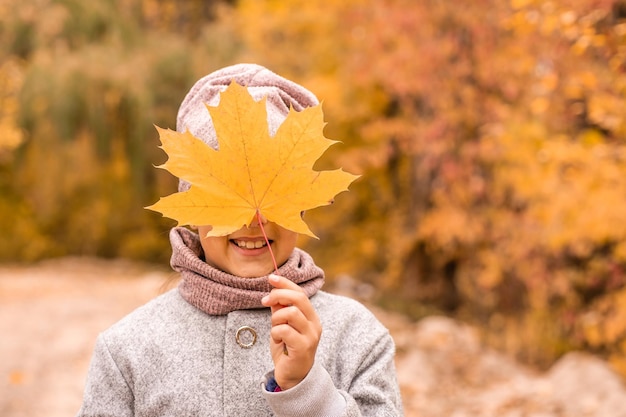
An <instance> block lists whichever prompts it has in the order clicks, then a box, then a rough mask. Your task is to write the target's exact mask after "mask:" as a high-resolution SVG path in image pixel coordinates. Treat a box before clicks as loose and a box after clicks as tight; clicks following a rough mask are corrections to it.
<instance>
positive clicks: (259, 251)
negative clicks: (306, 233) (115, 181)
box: [198, 222, 298, 278]
mask: <svg viewBox="0 0 626 417" xmlns="http://www.w3.org/2000/svg"><path fill="white" fill-rule="evenodd" d="M263 228H264V230H265V233H266V234H267V238H268V240H269V241H270V245H271V247H272V253H273V254H274V257H275V258H276V263H277V264H278V266H281V265H282V264H283V263H285V262H286V261H287V259H288V258H289V255H291V252H293V249H294V248H295V247H296V241H297V238H298V234H297V233H296V232H292V231H291V230H287V229H285V228H284V227H281V226H279V225H277V224H276V223H264V224H263ZM210 230H211V228H210V226H199V227H198V233H199V235H200V242H201V243H202V249H204V256H205V259H206V262H207V263H208V264H209V265H211V266H214V267H215V268H218V269H220V270H222V271H224V272H228V273H230V274H232V275H237V276H240V277H244V278H254V277H261V276H264V275H268V274H270V273H271V272H273V271H274V262H273V261H272V256H271V255H270V251H269V248H268V247H267V244H266V243H265V238H264V237H263V232H262V231H261V228H260V227H259V225H258V223H256V222H253V223H252V224H251V225H250V227H242V228H241V229H239V230H237V231H236V232H234V233H232V234H230V235H228V236H219V237H206V234H207V232H209V231H210Z"/></svg>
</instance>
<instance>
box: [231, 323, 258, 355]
mask: <svg viewBox="0 0 626 417" xmlns="http://www.w3.org/2000/svg"><path fill="white" fill-rule="evenodd" d="M235 340H236V341H237V344H238V345H239V346H241V347H242V348H244V349H250V348H251V347H252V346H254V344H255V343H256V330H254V329H253V328H252V327H250V326H241V327H240V328H238V329H237V333H236V334H235Z"/></svg>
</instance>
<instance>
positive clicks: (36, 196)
mask: <svg viewBox="0 0 626 417" xmlns="http://www.w3.org/2000/svg"><path fill="white" fill-rule="evenodd" d="M225 4H227V2H223V1H218V0H216V1H212V2H211V1H185V2H181V1H149V0H120V1H114V0H101V1H93V2H83V1H80V0H56V1H55V0H37V1H34V0H33V1H21V0H15V1H13V0H5V1H3V2H2V5H1V6H0V7H1V10H0V34H1V39H2V41H1V43H0V48H1V49H0V60H1V61H0V62H1V63H3V64H2V65H1V66H0V83H3V84H6V85H8V88H7V89H6V90H3V96H2V97H0V100H3V103H5V102H6V103H9V104H7V105H3V106H2V114H0V123H2V124H0V126H2V129H3V139H2V146H1V147H0V152H2V149H14V148H15V147H16V142H18V141H19V142H21V143H22V146H20V147H19V148H18V149H17V150H16V151H13V152H11V154H10V156H9V155H8V151H4V152H3V154H2V155H3V157H2V160H0V163H1V164H2V165H1V169H2V173H3V176H2V180H1V181H2V182H1V183H0V187H1V188H2V190H3V193H2V195H1V196H0V229H1V230H2V231H3V233H2V238H1V239H0V258H1V259H3V260H34V259H39V258H42V257H50V256H60V255H67V254H89V255H98V256H128V257H131V258H143V259H149V260H153V261H164V260H167V259H168V257H169V255H168V243H167V239H166V238H164V236H166V235H167V234H166V231H167V228H168V227H169V226H171V223H167V222H166V221H165V220H162V219H160V218H157V217H158V216H156V215H150V214H149V213H146V211H145V210H143V208H142V207H143V206H146V205H147V204H149V203H150V202H152V201H153V200H155V199H157V196H158V195H160V194H163V189H164V188H167V189H168V190H171V189H173V188H174V187H175V181H174V179H172V178H169V177H168V176H166V175H163V174H162V173H159V172H158V170H155V169H154V168H153V167H152V165H153V164H156V163H158V162H160V161H162V160H163V156H162V154H161V152H160V151H159V150H158V148H157V145H158V139H157V135H156V131H155V129H154V127H153V124H158V125H162V126H167V127H173V126H175V117H176V110H177V106H178V104H179V103H180V101H181V100H182V98H183V95H184V94H185V92H186V91H187V90H188V89H189V87H190V86H191V84H192V83H193V82H194V81H195V80H196V79H197V78H198V77H199V76H200V75H201V74H204V72H205V71H207V69H211V68H218V67H221V66H222V65H224V63H225V62H227V61H228V60H229V59H231V54H233V53H234V52H236V51H237V45H236V40H235V38H234V37H232V36H229V35H228V31H229V29H228V27H227V26H226V25H225V24H224V23H222V22H221V21H218V20H219V19H217V16H218V14H219V13H220V10H221V7H223V6H224V5H225ZM225 23H227V21H226V22H225ZM16 103H19V106H17V105H16ZM8 113H10V115H11V116H12V118H11V121H10V123H12V125H10V126H9V125H7V123H9V122H6V121H4V120H5V119H6V117H4V118H3V117H2V116H6V115H7V114H8ZM14 126H15V127H14ZM17 126H19V128H20V129H19V130H18V129H17V128H16V127H17ZM16 131H17V132H19V133H20V134H19V135H16V134H15V132H16ZM7 133H10V134H9V135H7ZM18 136H19V139H17V137H18Z"/></svg>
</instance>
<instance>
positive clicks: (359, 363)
mask: <svg viewBox="0 0 626 417" xmlns="http://www.w3.org/2000/svg"><path fill="white" fill-rule="evenodd" d="M354 319H355V320H354V321H351V320H348V321H344V322H343V324H344V325H343V326H332V325H331V326H330V327H331V329H325V330H324V332H327V330H328V332H327V333H326V334H327V335H328V336H327V337H330V338H331V339H333V342H332V343H331V346H332V348H331V349H330V350H331V351H332V352H331V353H330V355H328V352H327V354H326V355H324V356H326V358H321V360H320V361H316V363H315V365H314V366H313V368H312V369H311V372H310V373H309V375H307V377H306V378H305V379H304V380H303V381H302V382H301V383H300V384H298V385H296V386H295V387H293V388H291V389H289V390H286V391H281V392H267V391H266V389H265V384H262V389H263V391H264V392H263V396H264V397H265V399H266V400H267V402H268V403H269V405H270V407H271V408H272V410H273V411H274V412H275V413H276V415H277V416H298V417H319V416H329V415H332V416H337V417H359V416H381V417H399V416H402V415H403V411H402V400H401V396H400V389H399V386H398V383H397V377H396V369H395V364H394V357H395V344H394V341H393V339H392V337H391V335H390V334H389V332H388V331H387V329H386V328H384V327H383V326H382V325H381V324H380V323H379V322H378V321H377V320H376V319H375V318H374V317H373V316H372V315H370V314H367V313H366V314H365V316H363V315H360V314H358V315H357V317H354ZM338 327H339V328H338ZM328 333H330V335H329V334H328ZM323 337H324V336H323ZM272 376H273V375H272V373H269V374H268V375H266V376H265V380H266V381H267V380H268V379H269V378H272Z"/></svg>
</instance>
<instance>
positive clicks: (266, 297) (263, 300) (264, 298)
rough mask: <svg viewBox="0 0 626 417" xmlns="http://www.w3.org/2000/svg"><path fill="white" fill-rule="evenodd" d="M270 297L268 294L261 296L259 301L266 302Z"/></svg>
mask: <svg viewBox="0 0 626 417" xmlns="http://www.w3.org/2000/svg"><path fill="white" fill-rule="evenodd" d="M269 299H270V296H269V295H266V296H265V297H263V298H261V303H263V304H265V303H267V301H268V300H269Z"/></svg>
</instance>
